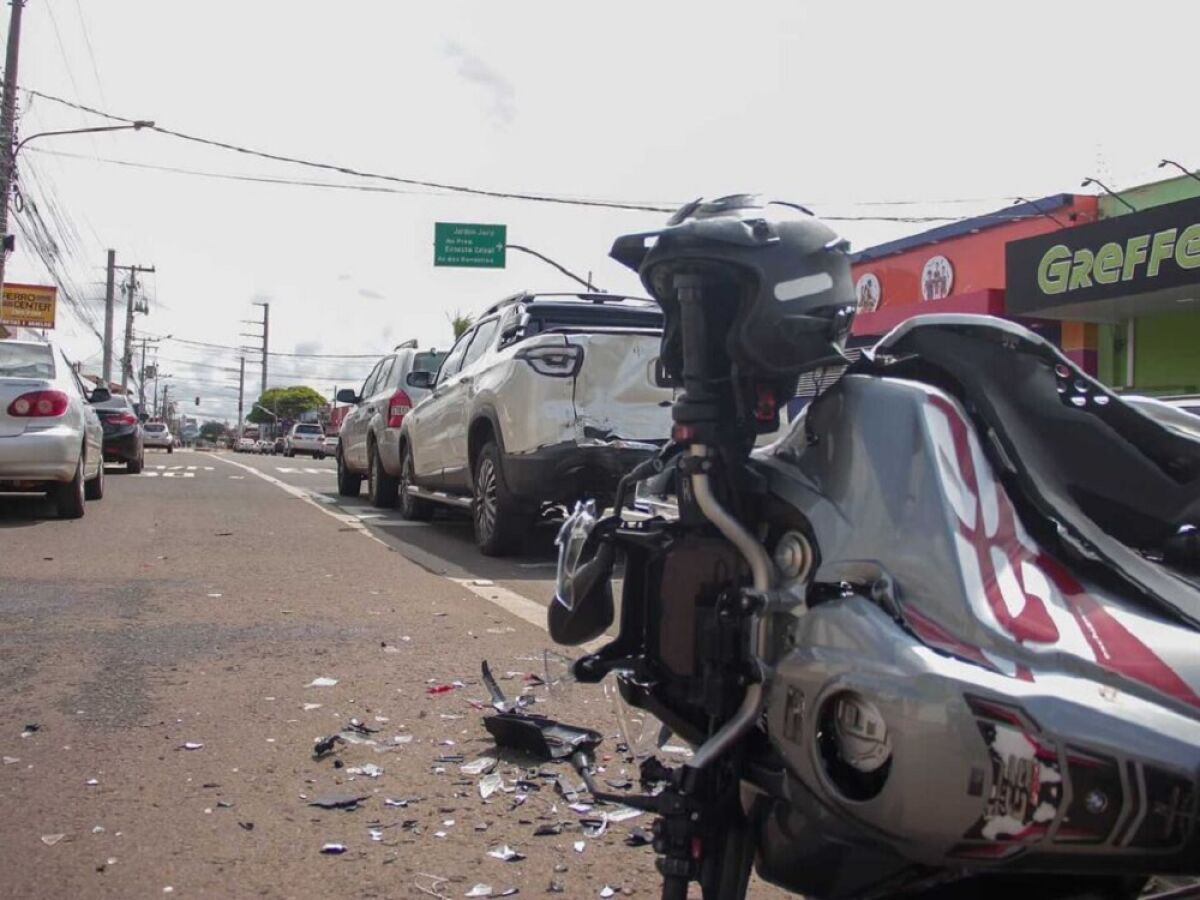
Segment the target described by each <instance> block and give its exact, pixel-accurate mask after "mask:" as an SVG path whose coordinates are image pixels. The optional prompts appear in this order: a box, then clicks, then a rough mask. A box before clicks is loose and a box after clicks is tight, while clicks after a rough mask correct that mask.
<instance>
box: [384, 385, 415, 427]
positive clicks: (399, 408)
mask: <svg viewBox="0 0 1200 900" xmlns="http://www.w3.org/2000/svg"><path fill="white" fill-rule="evenodd" d="M412 405H413V404H412V398H411V397H409V396H408V394H407V393H405V392H404V391H396V393H394V394H392V399H391V400H389V401H388V424H387V427H388V428H399V427H400V423H401V422H403V421H404V417H405V416H407V415H408V414H409V413H410V412H412Z"/></svg>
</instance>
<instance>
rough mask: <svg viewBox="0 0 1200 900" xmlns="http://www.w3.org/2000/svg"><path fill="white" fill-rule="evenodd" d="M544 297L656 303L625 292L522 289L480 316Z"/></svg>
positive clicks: (599, 301) (588, 301)
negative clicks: (536, 290) (544, 291)
mask: <svg viewBox="0 0 1200 900" xmlns="http://www.w3.org/2000/svg"><path fill="white" fill-rule="evenodd" d="M543 298H546V299H554V300H560V301H562V300H566V301H568V302H570V301H573V300H574V301H579V302H584V303H631V304H635V305H637V306H653V305H654V301H653V300H647V299H646V298H645V297H627V296H625V295H624V294H604V293H597V292H591V293H589V292H587V291H560V292H548V293H537V294H535V293H533V292H532V291H521V292H520V293H517V294H513V295H511V296H509V297H505V298H504V299H503V300H500V301H499V302H497V303H493V304H492V305H491V306H489V307H488V308H487V309H485V310H484V311H483V312H481V313H480V314H479V316H480V318H483V317H484V316H490V315H492V314H493V313H496V312H499V311H500V310H502V309H504V308H505V307H508V306H512V305H513V304H514V303H528V302H530V301H534V300H540V299H543Z"/></svg>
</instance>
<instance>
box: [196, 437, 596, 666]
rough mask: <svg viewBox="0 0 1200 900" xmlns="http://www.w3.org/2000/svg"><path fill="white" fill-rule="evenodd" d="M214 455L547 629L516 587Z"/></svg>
mask: <svg viewBox="0 0 1200 900" xmlns="http://www.w3.org/2000/svg"><path fill="white" fill-rule="evenodd" d="M216 459H218V460H220V461H221V462H223V463H225V464H226V465H230V466H237V467H238V468H239V469H244V470H245V471H247V472H250V473H251V474H253V475H257V476H258V477H259V478H261V479H262V480H263V481H265V482H267V483H268V484H273V485H275V487H277V488H279V489H280V490H282V491H284V492H285V493H288V494H290V495H292V496H293V497H296V498H298V499H300V500H303V501H304V502H305V503H308V504H309V505H311V506H312V507H313V509H316V510H318V511H320V512H323V513H324V514H325V515H327V516H329V517H330V518H332V519H335V520H337V521H338V522H340V523H341V524H342V526H343V527H347V528H351V529H353V530H354V531H358V532H360V533H361V534H363V535H365V536H366V537H368V538H370V539H371V540H373V541H375V542H376V543H377V544H379V545H380V546H382V547H386V548H387V549H388V550H392V551H394V552H396V553H399V554H400V555H401V556H403V557H404V558H405V559H407V560H409V561H410V562H412V563H415V564H416V565H419V566H421V567H422V568H423V569H427V570H429V571H430V572H432V573H433V574H435V575H441V576H442V577H443V578H445V579H446V580H447V581H452V582H454V583H455V584H457V585H458V586H459V587H462V588H465V589H466V590H468V591H470V592H471V593H472V594H474V595H475V596H477V597H479V598H480V599H482V600H486V601H487V602H488V603H491V604H492V605H493V606H498V607H499V608H500V609H503V610H504V611H505V612H507V613H510V614H512V615H514V616H516V617H517V618H518V619H521V620H522V621H525V622H528V623H529V624H530V625H535V626H537V627H538V628H540V629H541V630H542V631H545V630H546V607H544V606H542V605H541V604H540V603H538V602H536V601H534V600H530V599H529V598H528V597H522V596H521V595H520V594H518V593H516V592H515V591H510V590H509V589H508V588H506V587H503V586H501V585H499V584H495V583H493V582H491V581H489V580H487V579H484V578H479V577H476V576H472V575H471V574H470V573H469V572H467V571H466V570H465V569H463V568H462V567H461V566H458V565H456V564H454V563H452V562H450V561H449V560H445V559H442V558H441V557H440V556H435V555H434V554H432V553H429V552H427V551H424V550H421V549H419V548H416V547H412V546H411V545H405V546H406V549H405V550H398V549H397V548H396V547H394V546H393V545H391V544H389V543H388V542H387V541H385V540H383V538H381V537H379V535H377V534H374V533H373V532H372V531H371V530H370V528H368V527H367V526H366V525H365V524H364V523H363V521H362V518H361V517H360V516H356V515H348V514H346V513H343V512H339V511H337V510H335V509H330V508H329V507H328V506H323V505H322V504H321V503H320V502H318V500H316V499H314V497H313V491H311V490H308V489H307V488H301V487H295V486H293V485H290V484H288V483H287V482H286V481H282V480H280V479H278V478H276V477H275V476H274V475H268V474H267V473H266V472H263V471H261V470H259V469H256V468H254V467H253V466H248V465H246V464H245V463H240V462H237V461H236V460H232V459H225V457H223V456H218V457H216ZM316 496H317V497H319V498H320V499H321V500H324V501H325V503H327V504H328V503H333V501H332V500H329V499H328V498H326V497H324V496H322V495H320V494H317V495H316ZM410 550H413V551H416V553H415V554H413V553H410V552H409V551H410ZM421 557H424V558H425V559H426V560H427V561H428V562H422V561H421ZM429 562H432V563H433V565H430V564H429ZM451 571H454V572H455V573H456V574H454V575H451V574H449V572H451ZM459 573H461V574H459ZM603 643H605V642H604V641H600V642H593V644H594V645H595V646H594V647H593V645H592V644H586V645H584V646H583V647H582V648H581V649H584V650H585V651H587V652H591V651H592V650H593V649H595V647H600V646H602V645H603Z"/></svg>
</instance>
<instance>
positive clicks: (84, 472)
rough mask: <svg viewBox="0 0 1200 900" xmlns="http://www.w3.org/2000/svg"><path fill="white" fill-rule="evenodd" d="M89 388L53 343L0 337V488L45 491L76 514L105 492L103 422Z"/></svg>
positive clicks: (95, 393)
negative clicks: (95, 407) (87, 503)
mask: <svg viewBox="0 0 1200 900" xmlns="http://www.w3.org/2000/svg"><path fill="white" fill-rule="evenodd" d="M111 396H112V395H111V394H110V393H109V391H108V389H107V388H96V389H95V390H90V391H89V390H88V389H87V388H86V387H84V385H83V382H81V381H80V380H79V377H78V376H77V375H76V374H75V370H74V368H73V367H72V366H71V364H70V362H68V361H67V358H66V357H65V356H64V355H63V353H62V351H61V350H60V349H58V347H56V346H54V345H53V344H43V343H39V342H35V341H14V340H0V492H4V491H22V492H24V491H29V492H42V493H47V494H49V495H50V497H51V498H52V499H53V500H54V505H55V508H56V509H57V511H58V515H59V516H61V517H62V518H64V519H78V518H79V517H80V516H82V515H83V512H84V501H85V500H99V499H100V498H101V497H103V496H104V455H103V442H104V428H103V426H102V425H101V424H100V417H99V416H98V415H97V414H96V410H95V409H93V407H92V403H103V402H104V401H106V400H108V399H109V398H110V397H111Z"/></svg>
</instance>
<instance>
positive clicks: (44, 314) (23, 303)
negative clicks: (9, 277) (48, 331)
mask: <svg viewBox="0 0 1200 900" xmlns="http://www.w3.org/2000/svg"><path fill="white" fill-rule="evenodd" d="M57 301H58V288H55V287H51V286H49V285H42V284H6V285H4V299H3V302H0V325H16V326H17V327H20V328H53V327H54V313H55V310H56V307H57V305H58V302H57Z"/></svg>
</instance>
